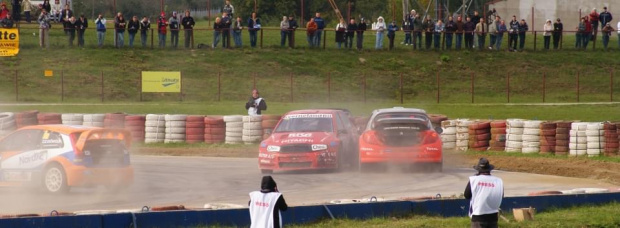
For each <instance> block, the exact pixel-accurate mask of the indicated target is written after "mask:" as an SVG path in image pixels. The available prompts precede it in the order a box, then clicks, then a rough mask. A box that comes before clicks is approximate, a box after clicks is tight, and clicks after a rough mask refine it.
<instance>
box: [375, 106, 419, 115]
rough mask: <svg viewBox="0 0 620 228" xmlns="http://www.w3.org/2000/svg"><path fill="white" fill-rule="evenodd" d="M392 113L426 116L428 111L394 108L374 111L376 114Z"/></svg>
mask: <svg viewBox="0 0 620 228" xmlns="http://www.w3.org/2000/svg"><path fill="white" fill-rule="evenodd" d="M390 112H407V113H410V112H415V113H424V114H426V111H425V110H424V109H418V108H404V107H394V108H383V109H375V110H374V111H373V114H374V113H390Z"/></svg>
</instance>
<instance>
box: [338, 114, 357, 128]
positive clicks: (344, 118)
mask: <svg viewBox="0 0 620 228" xmlns="http://www.w3.org/2000/svg"><path fill="white" fill-rule="evenodd" d="M340 116H341V118H342V123H344V127H345V129H353V128H354V127H353V125H352V124H351V121H350V120H349V118H348V117H347V115H346V114H341V115H340Z"/></svg>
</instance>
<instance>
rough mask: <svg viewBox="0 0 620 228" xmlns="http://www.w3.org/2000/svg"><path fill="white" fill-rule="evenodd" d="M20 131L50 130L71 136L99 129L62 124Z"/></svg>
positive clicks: (28, 127) (33, 127) (35, 126)
mask: <svg viewBox="0 0 620 228" xmlns="http://www.w3.org/2000/svg"><path fill="white" fill-rule="evenodd" d="M21 129H34V130H50V131H55V132H59V133H63V134H71V133H75V132H83V131H88V130H93V129H100V128H99V127H90V126H81V125H62V124H49V125H32V126H27V127H23V128H20V130H21Z"/></svg>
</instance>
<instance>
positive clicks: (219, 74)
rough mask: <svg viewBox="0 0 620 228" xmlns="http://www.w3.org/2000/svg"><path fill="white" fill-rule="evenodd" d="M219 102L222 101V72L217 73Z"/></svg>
mask: <svg viewBox="0 0 620 228" xmlns="http://www.w3.org/2000/svg"><path fill="white" fill-rule="evenodd" d="M217 101H222V72H221V71H220V72H218V73H217Z"/></svg>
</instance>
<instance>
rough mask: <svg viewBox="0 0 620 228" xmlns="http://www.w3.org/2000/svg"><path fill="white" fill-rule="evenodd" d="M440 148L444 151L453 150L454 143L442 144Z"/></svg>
mask: <svg viewBox="0 0 620 228" xmlns="http://www.w3.org/2000/svg"><path fill="white" fill-rule="evenodd" d="M441 147H442V148H444V149H454V148H456V143H455V142H443V143H442V144H441Z"/></svg>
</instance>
